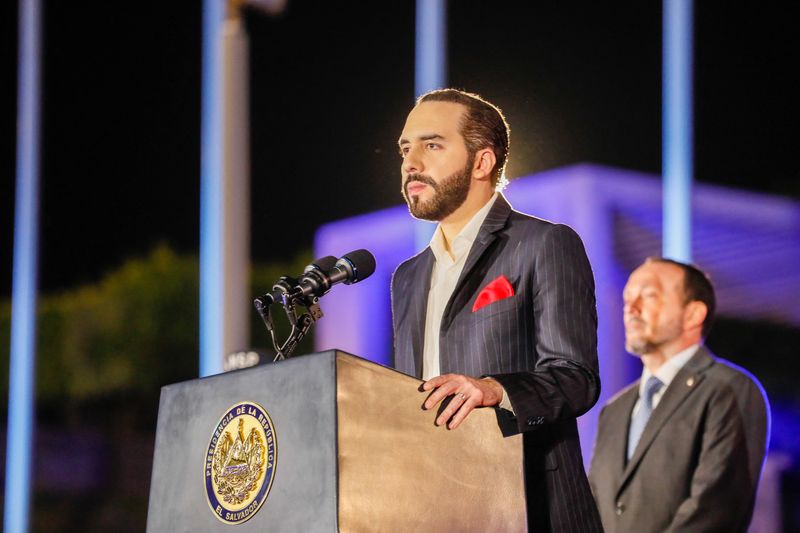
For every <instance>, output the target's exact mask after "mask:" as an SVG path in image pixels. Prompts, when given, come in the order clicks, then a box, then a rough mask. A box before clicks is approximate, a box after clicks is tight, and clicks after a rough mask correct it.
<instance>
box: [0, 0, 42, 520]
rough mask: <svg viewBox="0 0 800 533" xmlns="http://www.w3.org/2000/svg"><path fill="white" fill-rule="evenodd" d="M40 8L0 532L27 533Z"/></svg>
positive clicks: (22, 184)
mask: <svg viewBox="0 0 800 533" xmlns="http://www.w3.org/2000/svg"><path fill="white" fill-rule="evenodd" d="M41 16H42V13H41V4H40V1H39V0H21V1H20V4H19V83H18V95H17V99H18V106H19V107H18V109H19V111H18V113H19V115H18V121H17V190H16V200H15V202H16V203H15V214H14V267H13V268H14V274H13V277H14V279H13V282H12V295H11V297H12V304H11V306H12V307H11V361H10V369H9V393H8V435H7V449H6V485H5V515H4V521H3V530H4V531H7V532H9V533H17V532H23V531H27V530H28V521H29V509H30V496H31V455H32V454H31V451H32V449H33V443H34V439H33V425H34V417H35V413H34V406H33V400H34V389H35V373H36V292H37V278H38V251H39V250H38V248H39V229H38V221H39V137H40V136H39V125H40V119H39V112H40V104H41V99H40V94H41V87H40V82H41V74H40V72H41Z"/></svg>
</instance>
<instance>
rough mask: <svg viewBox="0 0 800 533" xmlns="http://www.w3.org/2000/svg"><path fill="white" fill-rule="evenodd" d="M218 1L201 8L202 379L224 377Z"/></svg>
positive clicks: (221, 7) (210, 0)
mask: <svg viewBox="0 0 800 533" xmlns="http://www.w3.org/2000/svg"><path fill="white" fill-rule="evenodd" d="M224 16H225V14H224V4H223V2H222V1H220V0H204V2H203V78H202V84H203V94H202V124H201V126H202V138H201V160H200V167H201V168H200V376H201V377H202V376H210V375H213V374H219V373H221V372H222V370H223V368H222V356H223V321H222V316H221V315H222V311H223V305H224V300H223V296H224V286H223V281H224V280H223V261H224V257H223V249H222V246H223V242H222V224H223V220H222V217H223V209H222V207H223V204H222V202H223V199H224V196H223V194H222V149H223V143H222V108H221V104H220V95H221V92H222V72H221V65H220V58H219V47H218V46H217V39H218V38H219V28H220V27H221V26H222V23H223V21H224Z"/></svg>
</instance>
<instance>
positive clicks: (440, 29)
mask: <svg viewBox="0 0 800 533" xmlns="http://www.w3.org/2000/svg"><path fill="white" fill-rule="evenodd" d="M446 17H447V0H417V30H416V36H417V40H416V54H415V60H416V63H415V74H416V76H415V80H414V94H415V95H416V96H420V95H421V94H423V93H426V92H428V91H432V90H433V89H441V88H442V87H444V84H445V79H446V77H447V73H446V71H447V55H446V50H447V19H446Z"/></svg>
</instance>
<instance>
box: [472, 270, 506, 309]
mask: <svg viewBox="0 0 800 533" xmlns="http://www.w3.org/2000/svg"><path fill="white" fill-rule="evenodd" d="M509 296H514V287H512V286H511V283H509V282H508V279H507V278H506V277H505V276H503V275H502V274H501V275H500V277H498V278H496V279H494V280H492V282H491V283H489V284H488V285H487V286H485V287H484V288H483V290H482V291H481V293H480V294H479V295H478V297H477V298H476V299H475V305H473V306H472V312H473V313H474V312H475V311H477V310H478V309H480V308H481V307H485V306H487V305H489V304H490V303H492V302H496V301H497V300H502V299H503V298H508V297H509Z"/></svg>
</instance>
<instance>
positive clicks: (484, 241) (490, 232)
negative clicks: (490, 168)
mask: <svg viewBox="0 0 800 533" xmlns="http://www.w3.org/2000/svg"><path fill="white" fill-rule="evenodd" d="M510 214H511V206H510V205H509V204H508V201H507V200H506V199H505V197H504V196H503V195H502V194H498V196H497V200H495V202H494V205H493V206H492V208H491V209H490V210H489V213H488V214H487V215H486V219H485V220H484V221H483V224H482V225H481V229H480V231H478V236H477V237H476V238H475V242H474V243H472V247H471V248H470V250H469V254H468V255H467V260H466V261H465V262H464V268H463V270H462V271H461V275H460V276H459V277H458V281H457V282H456V286H455V288H454V289H453V294H452V295H451V296H450V300H449V301H448V302H447V306H446V307H445V308H444V314H443V315H442V327H445V326H446V325H449V324H450V321H451V320H452V314H453V312H452V310H453V309H457V310H461V309H462V308H464V307H465V306H466V302H462V301H461V300H463V297H461V294H460V293H461V292H462V289H463V288H464V284H465V283H466V280H468V279H469V277H470V275H471V274H472V271H473V270H474V269H475V266H476V265H477V264H478V261H479V260H480V258H481V257H482V256H483V254H484V252H486V250H487V248H489V246H490V245H491V244H492V243H493V242H494V241H495V239H497V235H496V233H497V232H498V231H500V230H501V229H503V228H504V227H505V225H506V222H507V221H508V216H509V215H510ZM428 278H429V279H428V286H429V287H430V276H428ZM426 294H427V291H426ZM468 296H472V295H468Z"/></svg>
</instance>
